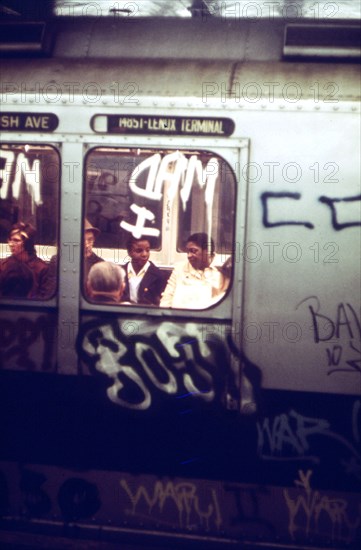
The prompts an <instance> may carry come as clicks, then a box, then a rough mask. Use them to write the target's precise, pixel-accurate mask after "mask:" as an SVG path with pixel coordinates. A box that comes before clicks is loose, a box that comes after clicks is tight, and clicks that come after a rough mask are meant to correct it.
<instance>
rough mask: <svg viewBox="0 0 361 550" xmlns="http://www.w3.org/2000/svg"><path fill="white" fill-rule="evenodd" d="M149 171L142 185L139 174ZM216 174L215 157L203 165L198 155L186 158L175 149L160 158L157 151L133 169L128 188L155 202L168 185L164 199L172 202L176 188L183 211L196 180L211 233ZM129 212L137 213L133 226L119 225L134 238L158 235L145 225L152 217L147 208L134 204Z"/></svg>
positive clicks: (128, 224) (124, 222)
mask: <svg viewBox="0 0 361 550" xmlns="http://www.w3.org/2000/svg"><path fill="white" fill-rule="evenodd" d="M145 170H149V172H148V177H147V182H146V185H145V187H144V188H142V187H140V186H139V185H138V178H139V176H140V175H141V174H142V173H143V172H144V171H145ZM218 173H219V163H218V160H217V159H216V158H214V157H212V158H210V159H209V161H208V162H207V164H206V166H205V167H203V165H202V161H201V160H200V159H199V158H198V157H197V155H192V156H191V157H190V158H189V159H187V158H186V157H185V155H183V153H181V152H180V151H175V152H173V153H169V154H167V155H164V156H163V158H162V156H161V155H160V154H159V153H156V154H154V155H152V156H150V157H148V158H146V159H145V160H143V161H142V162H141V163H140V164H139V165H138V166H137V167H136V168H135V169H134V170H133V172H132V174H131V177H130V180H129V187H130V189H131V191H132V192H133V193H134V194H135V195H138V196H140V197H144V198H147V199H150V200H154V201H160V200H161V198H162V191H163V187H164V186H165V185H166V184H167V185H168V188H167V200H168V201H170V203H171V204H172V201H173V200H174V198H175V197H176V195H177V191H178V189H179V187H180V186H181V189H180V198H181V201H182V205H183V209H184V210H185V208H186V205H187V201H188V199H189V196H190V193H191V190H192V186H193V182H194V181H195V179H196V180H197V181H198V185H199V186H200V188H201V189H203V188H204V189H205V204H206V210H207V225H208V227H207V232H208V233H209V234H210V233H211V227H212V207H213V197H214V191H215V185H216V180H217V177H218ZM130 209H131V210H132V212H134V213H135V214H136V216H137V221H136V223H135V225H132V224H130V223H128V222H126V221H122V222H121V223H120V226H121V228H122V229H125V231H128V232H130V233H132V235H133V236H134V237H135V238H140V237H141V236H142V235H148V236H155V237H157V236H158V235H159V233H160V231H159V229H157V228H152V227H147V226H146V225H145V224H146V222H147V221H153V220H154V218H155V216H154V214H153V212H152V211H151V210H149V209H148V208H145V207H144V206H143V207H140V206H138V205H137V204H132V205H131V206H130Z"/></svg>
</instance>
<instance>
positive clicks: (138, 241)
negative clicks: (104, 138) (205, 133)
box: [83, 147, 236, 309]
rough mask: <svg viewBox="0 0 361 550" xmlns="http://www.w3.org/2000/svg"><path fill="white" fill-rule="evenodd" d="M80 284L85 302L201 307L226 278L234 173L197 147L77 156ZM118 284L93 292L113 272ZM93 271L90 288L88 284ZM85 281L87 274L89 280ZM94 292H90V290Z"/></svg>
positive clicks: (102, 150)
mask: <svg viewBox="0 0 361 550" xmlns="http://www.w3.org/2000/svg"><path fill="white" fill-rule="evenodd" d="M85 178H86V180H85V208H84V214H85V215H84V265H83V282H84V285H83V290H84V293H85V295H86V297H87V299H88V300H90V301H95V302H96V301H102V302H104V301H107V302H108V303H127V304H140V305H150V306H160V307H171V308H182V309H184V308H185V309H205V308H207V307H210V306H212V305H214V304H215V303H217V302H218V301H219V300H220V299H221V298H222V297H223V296H224V295H225V293H226V291H227V289H228V287H229V285H230V281H231V271H232V266H231V251H232V248H233V231H234V208H235V187H236V186H235V176H234V173H233V172H232V170H231V168H230V166H229V165H228V164H227V163H226V162H225V161H224V160H223V159H221V158H220V157H219V156H218V155H216V154H214V153H211V152H206V151H197V150H182V151H179V150H174V149H145V148H143V149H139V148H129V149H128V148H127V149H125V148H113V147H112V148H110V147H97V148H94V149H93V150H91V151H90V152H89V153H88V155H87V157H86V162H85ZM104 261H106V262H108V263H110V264H114V265H120V266H122V267H123V270H124V271H123V274H124V290H123V292H122V293H121V295H120V296H118V295H117V297H116V298H114V296H111V297H110V299H109V300H108V299H107V298H106V297H104V296H103V297H101V298H99V300H98V299H97V296H98V297H99V296H100V294H99V289H101V284H100V279H101V274H103V275H104V277H105V274H106V277H107V282H105V280H104V283H103V284H104V288H105V287H107V286H109V288H110V286H112V284H113V283H110V276H111V274H112V276H114V277H119V276H121V273H120V272H118V271H117V270H115V269H111V268H109V267H108V266H103V267H100V266H98V267H99V269H96V270H93V273H92V274H91V275H93V276H92V277H90V270H91V268H92V266H93V265H95V264H97V263H100V262H104ZM95 272H96V285H97V288H98V290H97V291H96V292H94V289H93V290H91V286H92V284H93V283H92V281H93V282H94V280H95V278H94V277H95V276H94V273H95ZM90 279H92V280H90ZM97 292H98V294H97Z"/></svg>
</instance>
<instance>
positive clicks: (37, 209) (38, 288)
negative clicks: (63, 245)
mask: <svg viewBox="0 0 361 550" xmlns="http://www.w3.org/2000/svg"><path fill="white" fill-rule="evenodd" d="M59 180H60V157H59V153H58V152H57V150H56V149H55V148H54V147H51V146H49V145H35V144H5V143H3V144H2V145H1V148H0V185H1V187H0V197H1V203H0V246H1V253H0V296H1V297H3V298H9V299H13V298H15V299H16V298H22V299H28V300H47V299H50V298H51V297H52V296H54V294H55V293H56V289H57V250H58V249H57V235H58V225H57V224H58V194H59Z"/></svg>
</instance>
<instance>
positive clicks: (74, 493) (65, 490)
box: [58, 477, 101, 521]
mask: <svg viewBox="0 0 361 550" xmlns="http://www.w3.org/2000/svg"><path fill="white" fill-rule="evenodd" d="M58 504H59V508H60V510H61V511H62V514H63V517H64V518H65V519H66V520H67V521H76V520H79V519H85V518H89V517H92V516H94V514H95V513H96V512H97V511H98V510H99V509H100V507H101V501H100V497H99V491H98V488H97V486H96V485H95V484H94V483H89V481H85V480H84V479H81V478H77V477H73V478H70V479H67V480H66V481H65V482H64V483H63V484H62V486H61V487H60V489H59V493H58Z"/></svg>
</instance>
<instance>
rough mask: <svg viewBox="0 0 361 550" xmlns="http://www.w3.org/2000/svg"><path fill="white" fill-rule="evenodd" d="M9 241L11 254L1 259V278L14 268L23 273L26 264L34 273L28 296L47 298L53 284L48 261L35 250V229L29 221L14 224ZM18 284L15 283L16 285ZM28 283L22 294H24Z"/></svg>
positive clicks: (50, 293) (5, 276) (49, 295)
mask: <svg viewBox="0 0 361 550" xmlns="http://www.w3.org/2000/svg"><path fill="white" fill-rule="evenodd" d="M8 243H9V247H10V252H11V256H9V257H8V258H4V259H3V260H0V279H1V281H2V283H1V284H3V281H4V279H5V281H6V278H7V276H8V274H9V272H14V270H16V271H18V272H20V271H22V272H23V273H24V272H25V270H24V269H22V267H23V266H26V267H27V268H28V269H29V270H30V271H31V273H32V278H33V283H32V286H31V288H30V290H29V291H28V292H27V293H26V297H27V298H32V299H47V298H50V297H51V295H52V291H51V285H50V283H49V277H48V266H47V264H46V262H44V261H43V260H41V259H40V258H38V256H37V255H36V251H35V229H34V227H33V226H32V225H30V224H29V223H22V222H20V223H17V224H15V225H13V226H12V228H11V230H10V233H9V236H8ZM10 286H11V285H10ZM16 286H17V285H15V287H16ZM25 290H26V283H25V287H24V289H23V290H22V291H21V295H22V296H24V294H25Z"/></svg>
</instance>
